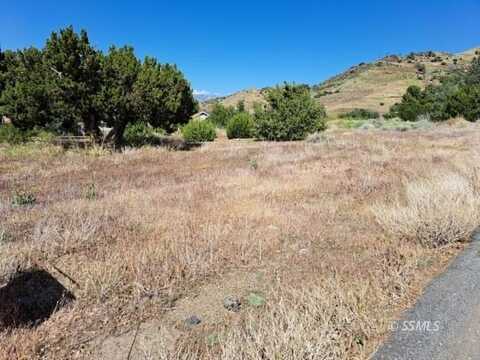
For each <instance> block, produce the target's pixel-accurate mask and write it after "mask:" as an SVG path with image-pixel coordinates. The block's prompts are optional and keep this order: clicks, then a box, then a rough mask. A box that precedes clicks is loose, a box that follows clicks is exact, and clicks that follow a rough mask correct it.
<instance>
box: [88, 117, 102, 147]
mask: <svg viewBox="0 0 480 360" xmlns="http://www.w3.org/2000/svg"><path fill="white" fill-rule="evenodd" d="M85 134H86V135H89V136H92V137H93V138H94V139H95V142H98V141H100V140H101V138H102V132H101V131H100V128H99V127H98V124H97V121H96V117H95V114H94V113H93V112H91V113H90V114H89V115H88V119H86V120H85Z"/></svg>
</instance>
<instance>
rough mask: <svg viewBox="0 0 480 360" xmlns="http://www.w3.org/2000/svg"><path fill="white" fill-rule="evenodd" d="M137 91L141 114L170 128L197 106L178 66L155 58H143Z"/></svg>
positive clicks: (155, 122) (152, 121) (142, 117)
mask: <svg viewBox="0 0 480 360" xmlns="http://www.w3.org/2000/svg"><path fill="white" fill-rule="evenodd" d="M134 93H135V98H136V104H137V113H138V116H139V118H140V119H141V120H142V121H144V122H148V123H150V124H151V125H152V126H154V127H160V128H162V129H165V130H166V131H167V132H173V131H175V130H176V129H177V128H178V126H179V125H181V124H185V123H187V122H188V120H189V119H190V117H191V116H192V115H193V114H194V113H195V112H196V111H197V109H198V104H197V102H196V100H195V99H194V97H193V91H192V88H191V87H190V84H189V83H188V81H187V80H186V79H185V78H184V76H183V74H182V73H181V72H180V71H179V70H178V69H177V67H176V66H175V65H170V64H165V65H162V64H160V63H158V61H157V60H156V59H154V58H148V57H147V58H146V59H145V61H144V62H143V64H142V66H141V69H140V72H139V74H138V78H137V81H136V83H135V86H134Z"/></svg>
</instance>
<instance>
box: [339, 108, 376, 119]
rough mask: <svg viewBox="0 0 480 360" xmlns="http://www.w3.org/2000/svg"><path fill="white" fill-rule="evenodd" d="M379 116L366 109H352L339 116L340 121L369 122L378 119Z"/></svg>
mask: <svg viewBox="0 0 480 360" xmlns="http://www.w3.org/2000/svg"><path fill="white" fill-rule="evenodd" d="M379 117H380V114H379V113H378V112H376V111H371V110H367V109H354V110H352V111H350V112H348V113H346V114H341V115H340V118H341V119H355V120H369V119H378V118H379Z"/></svg>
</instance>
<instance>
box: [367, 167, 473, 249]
mask: <svg viewBox="0 0 480 360" xmlns="http://www.w3.org/2000/svg"><path fill="white" fill-rule="evenodd" d="M474 170H476V169H473V171H474ZM478 186H479V181H478V177H477V176H476V173H473V174H472V175H471V176H469V177H468V178H467V177H465V176H462V175H460V174H456V173H451V174H448V173H447V174H440V175H436V176H435V175H433V176H432V177H431V178H429V179H423V180H420V181H416V182H412V183H408V184H406V189H405V200H403V201H402V200H399V199H397V200H396V201H394V202H393V204H388V205H384V204H381V205H380V204H379V205H377V206H375V207H374V212H375V215H376V217H377V220H378V222H379V223H380V224H381V225H382V227H383V228H384V229H385V230H386V231H388V232H390V233H392V235H393V236H397V237H400V238H404V239H407V240H412V241H418V242H420V243H421V244H422V245H425V246H433V247H438V246H443V245H447V244H451V243H454V242H457V241H467V240H469V239H470V237H471V235H472V234H473V232H474V231H475V230H476V228H477V227H478V225H479V224H480V196H479V195H480V194H479V192H478Z"/></svg>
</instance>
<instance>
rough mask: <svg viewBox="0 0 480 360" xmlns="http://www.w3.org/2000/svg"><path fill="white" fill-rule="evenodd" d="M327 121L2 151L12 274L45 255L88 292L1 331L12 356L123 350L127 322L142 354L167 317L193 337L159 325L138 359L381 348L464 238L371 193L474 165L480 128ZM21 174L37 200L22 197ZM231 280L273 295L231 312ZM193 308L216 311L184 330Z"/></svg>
mask: <svg viewBox="0 0 480 360" xmlns="http://www.w3.org/2000/svg"><path fill="white" fill-rule="evenodd" d="M326 136H327V137H328V139H327V140H328V141H324V142H322V143H320V144H309V143H305V142H297V143H255V142H248V141H238V142H236V141H232V142H229V141H226V140H221V141H217V142H216V143H213V144H209V145H207V146H205V147H202V148H200V149H197V150H194V151H191V152H173V151H167V150H164V149H151V148H145V149H141V150H129V151H126V152H125V153H123V154H108V153H104V152H101V151H95V152H94V153H85V152H80V151H67V152H62V151H59V150H58V149H54V148H49V147H48V148H44V149H42V150H37V149H36V150H35V151H32V149H29V148H28V146H27V147H26V148H22V147H20V148H19V147H17V148H15V149H13V150H12V149H8V150H6V149H2V151H1V152H0V163H1V164H2V167H1V170H2V172H1V175H0V219H1V220H0V221H1V223H0V225H1V226H0V228H1V230H0V234H4V235H2V241H1V242H0V279H3V280H6V279H8V277H9V276H11V275H12V273H14V271H16V270H17V269H22V268H28V267H31V266H37V267H42V268H45V269H47V270H48V271H50V272H51V273H52V274H54V275H55V276H56V277H57V278H58V279H59V280H60V281H61V282H62V283H63V284H64V285H65V286H66V287H68V288H69V289H70V290H71V291H72V292H73V293H74V294H75V296H76V298H77V300H76V302H75V303H74V304H73V306H71V307H68V308H65V309H62V310H60V311H58V312H57V313H56V314H55V315H54V316H52V318H50V319H49V320H48V321H46V322H45V323H43V324H41V325H40V326H38V327H37V328H34V329H17V330H13V331H5V332H2V333H0V358H1V359H40V358H44V359H45V358H46V359H77V358H85V359H90V358H95V357H97V358H116V357H115V356H114V355H113V353H111V352H110V353H109V351H111V350H108V349H106V347H105V346H104V343H108V341H110V339H112V336H118V335H121V334H125V333H126V332H127V335H128V337H126V338H125V341H124V342H123V346H125V348H123V347H121V345H118V346H117V345H116V346H115V348H116V349H117V351H118V352H120V353H121V354H122V356H121V358H126V356H127V353H128V349H129V347H130V344H131V342H132V338H133V336H132V334H131V333H128V331H133V330H134V329H135V328H136V325H137V324H138V323H139V322H141V323H143V324H147V323H148V324H149V323H151V322H154V321H157V322H160V323H161V324H162V325H161V326H162V327H163V328H165V331H166V332H167V333H170V334H176V335H175V336H173V335H172V337H173V340H171V341H169V342H168V344H165V347H162V346H161V345H159V344H160V343H162V341H160V340H161V339H160V340H159V339H158V337H159V336H160V335H159V334H160V332H159V331H154V332H153V334H157V335H156V336H157V340H158V341H156V342H155V344H156V345H153V343H148V342H141V347H142V348H138V349H137V348H136V349H137V350H138V352H137V353H136V355H135V356H136V357H135V358H139V359H140V358H149V357H150V358H153V355H151V354H156V356H157V358H159V357H161V356H163V357H164V358H183V359H188V358H191V359H197V358H205V359H208V358H223V359H231V358H245V359H257V358H258V359H259V358H262V357H263V358H274V357H275V356H276V357H277V358H278V357H280V358H285V359H304V358H311V359H314V358H330V359H345V358H353V359H365V358H368V356H369V355H370V354H371V353H372V352H373V351H374V349H375V348H376V347H377V346H378V344H379V343H380V342H381V340H382V338H383V337H384V336H385V334H386V332H387V329H388V324H389V322H390V321H391V320H392V319H394V318H395V317H396V316H397V315H398V312H399V311H400V310H401V309H403V308H404V307H405V306H407V305H410V304H412V302H413V301H414V299H415V297H416V296H417V295H418V293H419V291H420V290H421V288H422V286H423V285H424V284H425V283H426V281H428V280H429V279H430V278H431V277H432V276H433V275H434V274H436V273H437V272H438V271H440V270H441V269H443V268H444V266H445V265H446V263H447V260H448V259H449V258H450V257H451V256H452V255H453V254H456V253H457V252H458V251H459V250H461V248H462V246H461V245H457V246H453V247H448V248H440V249H433V248H430V247H425V246H422V245H421V244H419V243H418V242H415V241H404V240H403V239H402V238H401V237H400V236H396V235H392V234H390V233H388V232H384V231H383V230H382V227H381V226H380V225H379V224H378V223H377V221H376V218H375V215H374V214H373V213H372V211H371V209H372V205H374V204H391V203H392V202H393V201H395V199H396V194H400V193H402V191H404V184H406V183H407V184H412V183H417V182H418V181H423V180H422V179H426V178H427V177H428V176H429V175H430V174H432V173H433V172H435V173H436V174H440V175H441V176H443V175H444V176H450V175H448V174H454V175H452V176H467V174H468V173H469V172H468V171H470V170H468V169H470V168H472V167H475V166H476V164H478V160H479V156H478V152H476V151H475V150H473V149H475V147H476V145H477V144H478V141H479V137H480V132H479V131H478V129H476V128H468V129H455V128H437V129H434V130H428V131H422V132H421V131H411V132H405V133H400V132H382V131H378V132H375V133H368V132H360V131H359V132H344V133H329V134H326ZM4 150H5V151H4ZM442 174H443V175H442ZM456 174H457V175H456ZM458 174H459V175H458ZM469 181H470V180H469ZM472 181H473V180H472ZM91 184H94V185H95V190H96V194H95V196H94V197H93V198H92V197H91V196H90V197H87V196H86V192H87V189H89V188H91ZM17 189H22V190H23V189H27V190H28V191H30V192H32V193H34V194H35V196H36V198H37V203H36V204H35V205H34V206H31V207H18V206H17V207H14V206H12V205H11V196H12V194H13V193H14V192H15V191H16V190H17ZM55 269H60V270H61V271H62V272H63V273H65V274H68V276H69V277H71V278H73V279H74V280H75V281H76V283H78V285H75V284H74V283H72V282H71V281H70V280H69V279H68V278H67V277H65V276H63V275H61V274H60V273H59V272H58V271H57V270H55ZM247 278H248V279H250V278H254V281H253V280H252V281H246V280H245V279H247ZM0 283H1V281H0ZM213 288H215V289H218V290H215V291H213V290H212V289H213ZM222 290H224V291H222ZM225 291H235V294H234V295H238V296H240V297H244V296H246V295H248V294H249V293H250V292H261V293H262V294H263V295H264V296H265V298H266V300H267V303H266V305H265V306H263V307H259V308H255V307H251V306H248V304H246V303H245V302H244V306H243V309H242V311H241V312H240V313H228V312H227V311H226V310H224V309H223V307H222V299H223V296H224V295H228V294H225ZM200 300H201V301H200ZM187 313H188V314H192V313H196V314H197V315H198V316H200V317H201V318H202V319H204V321H203V322H202V324H201V325H199V326H198V327H196V328H194V329H188V328H185V327H184V326H183V324H182V319H184V316H185V314H187ZM157 328H158V327H157ZM212 334H213V335H215V336H214V337H212ZM217 335H218V336H217ZM154 337H155V336H154ZM140 338H142V337H141V336H140ZM119 339H121V337H119ZM142 339H143V338H142ZM212 339H215V341H212ZM142 341H143V340H142ZM145 341H146V340H145ZM137 345H138V346H139V347H140V343H139V344H137ZM137 350H136V351H137ZM99 354H103V355H99ZM149 354H150V355H149ZM162 354H163V355H162ZM320 355H321V356H320Z"/></svg>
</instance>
